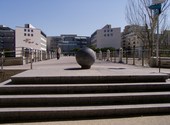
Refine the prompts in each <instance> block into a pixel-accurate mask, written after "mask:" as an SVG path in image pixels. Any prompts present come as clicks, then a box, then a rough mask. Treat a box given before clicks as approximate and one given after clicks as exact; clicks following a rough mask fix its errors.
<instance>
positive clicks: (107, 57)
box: [106, 49, 110, 61]
mask: <svg viewBox="0 0 170 125" xmlns="http://www.w3.org/2000/svg"><path fill="white" fill-rule="evenodd" d="M109 60H110V50H109V49H108V50H107V53H106V61H109Z"/></svg>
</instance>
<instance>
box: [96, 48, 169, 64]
mask: <svg viewBox="0 0 170 125" xmlns="http://www.w3.org/2000/svg"><path fill="white" fill-rule="evenodd" d="M152 55H153V57H155V56H156V53H153V54H152ZM159 56H160V58H159V61H160V64H161V62H163V60H164V59H165V58H166V59H167V58H168V59H169V61H170V50H160V52H159ZM96 57H97V59H98V60H104V61H111V62H114V63H125V64H131V65H140V66H149V61H150V58H151V57H149V51H148V50H124V51H122V52H120V50H117V51H112V52H109V51H108V52H99V53H96ZM160 64H159V65H160Z"/></svg>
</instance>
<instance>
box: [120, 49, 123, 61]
mask: <svg viewBox="0 0 170 125" xmlns="http://www.w3.org/2000/svg"><path fill="white" fill-rule="evenodd" d="M122 58H123V49H122V48H120V49H119V63H123V61H122Z"/></svg>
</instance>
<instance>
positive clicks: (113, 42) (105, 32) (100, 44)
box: [91, 25, 121, 49]
mask: <svg viewBox="0 0 170 125" xmlns="http://www.w3.org/2000/svg"><path fill="white" fill-rule="evenodd" d="M91 44H92V45H93V46H95V47H96V48H107V47H113V48H115V49H119V48H120V47H121V28H112V27H111V25H105V26H104V27H103V28H102V29H98V30H96V31H95V32H94V33H93V34H92V35H91Z"/></svg>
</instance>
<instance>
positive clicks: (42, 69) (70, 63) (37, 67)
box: [4, 57, 170, 76]
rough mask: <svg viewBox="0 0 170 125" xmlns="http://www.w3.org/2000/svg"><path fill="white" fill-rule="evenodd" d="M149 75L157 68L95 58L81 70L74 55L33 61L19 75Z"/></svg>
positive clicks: (155, 71)
mask: <svg viewBox="0 0 170 125" xmlns="http://www.w3.org/2000/svg"><path fill="white" fill-rule="evenodd" d="M4 69H30V64H26V65H22V66H7V67H4ZM142 74H144V75H146V74H147V75H149V74H160V73H159V69H158V68H149V67H142V66H134V65H127V64H120V63H112V62H107V61H99V60H97V61H96V63H95V64H94V65H92V67H91V69H90V70H81V67H80V66H79V65H78V64H77V62H76V59H75V57H61V59H60V60H57V59H51V60H46V61H41V62H36V63H33V69H32V70H29V71H26V72H24V73H22V75H20V76H36V75H37V76H70V75H71V76H87V75H88V76H94V75H98V76H100V75H102V76H103V75H118V76H120V75H142ZM161 74H170V69H166V68H164V69H163V68H162V69H161Z"/></svg>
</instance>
